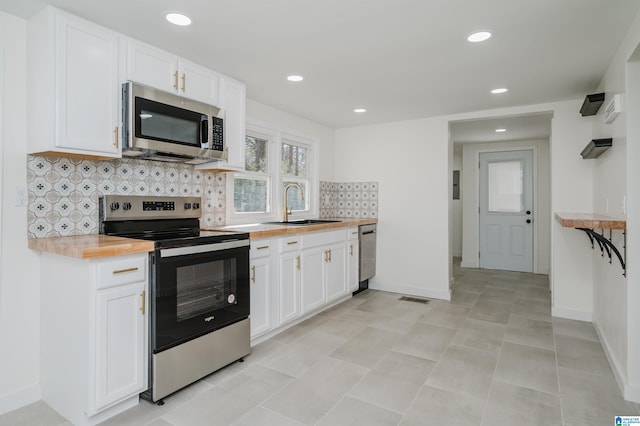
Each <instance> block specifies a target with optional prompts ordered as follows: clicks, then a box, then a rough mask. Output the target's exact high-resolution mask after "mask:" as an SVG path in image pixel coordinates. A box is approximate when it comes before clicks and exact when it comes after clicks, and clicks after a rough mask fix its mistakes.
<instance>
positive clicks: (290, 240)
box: [280, 235, 302, 253]
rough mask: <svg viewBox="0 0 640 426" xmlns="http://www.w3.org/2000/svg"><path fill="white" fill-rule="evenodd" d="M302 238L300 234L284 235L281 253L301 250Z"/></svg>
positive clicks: (281, 240)
mask: <svg viewBox="0 0 640 426" xmlns="http://www.w3.org/2000/svg"><path fill="white" fill-rule="evenodd" d="M301 240H302V238H301V237H300V235H294V236H292V237H284V238H281V239H280V253H284V252H287V251H294V250H299V249H300V247H301V244H300V243H301Z"/></svg>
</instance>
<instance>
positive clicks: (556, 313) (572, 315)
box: [551, 308, 593, 322]
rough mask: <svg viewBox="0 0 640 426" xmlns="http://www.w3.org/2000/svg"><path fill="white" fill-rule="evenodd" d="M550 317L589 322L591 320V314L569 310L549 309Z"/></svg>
mask: <svg viewBox="0 0 640 426" xmlns="http://www.w3.org/2000/svg"><path fill="white" fill-rule="evenodd" d="M551 316H553V317H556V318H565V319H571V320H577V321H587V322H591V321H592V319H593V313H591V312H583V311H574V310H571V309H562V308H551Z"/></svg>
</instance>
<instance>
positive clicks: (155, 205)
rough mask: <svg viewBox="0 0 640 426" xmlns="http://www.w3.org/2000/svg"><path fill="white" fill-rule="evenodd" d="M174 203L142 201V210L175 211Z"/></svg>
mask: <svg viewBox="0 0 640 426" xmlns="http://www.w3.org/2000/svg"><path fill="white" fill-rule="evenodd" d="M175 209H176V203H174V202H173V201H143V202H142V210H144V211H150V210H153V211H158V210H175Z"/></svg>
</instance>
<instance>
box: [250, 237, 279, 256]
mask: <svg viewBox="0 0 640 426" xmlns="http://www.w3.org/2000/svg"><path fill="white" fill-rule="evenodd" d="M272 249H273V241H271V240H254V241H251V251H250V252H249V257H250V258H251V259H258V258H261V257H268V256H271V250H272Z"/></svg>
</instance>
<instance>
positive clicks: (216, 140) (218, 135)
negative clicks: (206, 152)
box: [211, 117, 224, 151]
mask: <svg viewBox="0 0 640 426" xmlns="http://www.w3.org/2000/svg"><path fill="white" fill-rule="evenodd" d="M211 119H212V121H213V123H212V128H213V132H212V133H213V136H212V138H211V139H212V141H211V149H213V150H214V151H222V150H224V121H223V120H222V118H219V117H211Z"/></svg>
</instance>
